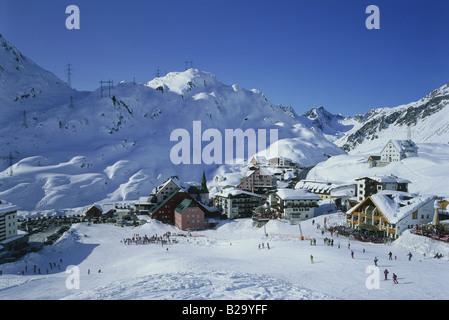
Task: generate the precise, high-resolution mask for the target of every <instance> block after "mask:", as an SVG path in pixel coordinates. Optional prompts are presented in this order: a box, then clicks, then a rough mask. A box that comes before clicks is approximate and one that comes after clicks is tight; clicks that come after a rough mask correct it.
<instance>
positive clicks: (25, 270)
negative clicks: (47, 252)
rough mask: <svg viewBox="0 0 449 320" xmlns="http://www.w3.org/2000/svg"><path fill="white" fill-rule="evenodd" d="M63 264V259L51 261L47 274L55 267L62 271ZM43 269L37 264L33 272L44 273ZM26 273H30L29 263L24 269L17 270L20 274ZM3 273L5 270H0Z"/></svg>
mask: <svg viewBox="0 0 449 320" xmlns="http://www.w3.org/2000/svg"><path fill="white" fill-rule="evenodd" d="M61 264H62V259H59V263H56V262H49V263H48V265H49V268H50V269H49V268H46V270H45V271H46V274H48V273H49V272H50V270H53V268H54V269H55V270H56V269H57V270H58V271H60V270H61ZM42 271H43V270H42ZM42 271H41V268H40V267H38V266H37V265H33V273H34V274H42ZM26 273H28V265H25V267H24V268H23V269H22V270H20V271H18V272H17V274H18V275H25V274H26ZM2 275H3V271H2V270H0V276H2Z"/></svg>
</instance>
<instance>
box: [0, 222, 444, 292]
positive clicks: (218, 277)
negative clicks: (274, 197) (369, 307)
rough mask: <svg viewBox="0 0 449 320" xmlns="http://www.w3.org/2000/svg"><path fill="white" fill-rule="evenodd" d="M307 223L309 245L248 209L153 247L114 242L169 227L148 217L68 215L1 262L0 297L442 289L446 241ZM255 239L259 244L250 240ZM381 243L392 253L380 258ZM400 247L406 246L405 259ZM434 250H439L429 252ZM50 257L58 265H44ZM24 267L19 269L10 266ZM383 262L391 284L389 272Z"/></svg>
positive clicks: (285, 227) (291, 230) (285, 226)
mask: <svg viewBox="0 0 449 320" xmlns="http://www.w3.org/2000/svg"><path fill="white" fill-rule="evenodd" d="M324 217H326V218H327V223H328V225H338V224H341V223H343V220H344V218H343V217H341V216H338V215H337V214H332V215H325V216H319V217H316V218H315V222H316V223H320V224H321V226H322V225H323V223H324V221H323V219H324ZM316 223H315V224H314V225H312V219H310V220H307V221H304V222H303V223H302V224H301V229H302V233H303V235H304V236H306V237H311V238H315V239H316V243H317V245H316V246H311V245H310V241H308V240H305V241H301V240H299V235H300V233H299V228H298V226H294V225H290V224H289V223H288V222H286V221H279V220H276V221H270V222H269V223H268V225H267V226H266V231H267V233H268V237H266V236H265V235H264V229H263V228H260V229H258V228H256V227H254V226H253V224H252V221H251V220H250V219H241V220H236V221H227V222H222V223H221V224H220V226H219V227H218V228H217V230H207V231H201V232H197V233H195V234H193V235H192V236H191V237H175V236H172V239H177V240H178V243H171V244H167V245H165V246H163V247H162V246H161V245H157V244H148V245H124V244H123V243H121V240H122V239H124V238H131V237H133V236H134V235H135V234H139V235H140V236H144V235H147V236H152V235H155V234H158V235H162V234H164V233H165V232H167V231H170V232H174V233H179V230H177V229H175V228H174V227H171V226H167V225H164V224H161V223H160V222H158V221H150V222H149V223H147V224H145V225H143V226H140V227H134V228H130V227H129V228H128V227H125V228H121V227H115V226H112V225H92V226H87V225H86V224H84V223H82V224H77V225H74V226H73V227H72V228H71V230H70V231H69V232H67V233H65V234H64V236H63V237H62V239H60V240H59V242H57V243H56V244H55V245H53V246H49V247H46V248H45V249H43V250H42V251H40V252H38V253H32V254H29V255H27V256H25V257H24V258H22V259H21V260H19V261H17V262H15V263H8V264H4V265H2V266H1V268H2V271H3V276H1V277H0V299H71V300H93V299H96V300H99V299H100V300H119V299H120V300H123V299H127V300H130V299H138V300H141V299H156V300H192V299H194V300H197V299H204V300H221V299H227V300H248V299H249V300H275V299H277V300H309V299H313V300H317V299H320V300H323V299H332V300H334V299H357V300H358V299H382V300H423V299H424V300H426V299H429V300H430V299H446V297H447V287H448V285H449V277H447V276H442V275H444V274H446V273H447V264H448V258H447V257H448V254H449V247H448V244H446V243H442V242H436V241H433V240H431V239H425V238H422V237H419V236H416V235H413V234H410V233H407V232H406V233H405V234H404V235H402V236H401V237H400V238H399V239H398V240H397V241H395V242H393V244H392V245H391V246H388V245H384V244H370V243H361V242H349V241H348V239H347V238H345V237H341V236H340V237H338V236H336V235H335V234H334V235H333V236H331V235H330V233H328V232H326V233H324V234H323V235H322V234H321V230H319V229H317V227H316ZM183 234H186V233H183ZM325 237H327V238H333V239H334V246H332V247H331V246H328V245H325V244H324V241H323V240H324V238H325ZM261 243H264V244H265V246H264V249H258V245H259V244H261ZM266 243H269V245H270V249H267V247H266ZM349 243H350V249H351V250H353V251H354V259H351V256H350V251H351V250H350V249H348V244H349ZM338 244H340V246H338ZM167 248H168V251H167V250H166V249H167ZM364 249H365V252H363V250H364ZM390 251H391V252H392V253H393V255H394V256H396V257H397V259H396V260H391V261H389V260H388V253H389V252H390ZM409 252H412V254H413V258H412V260H411V261H408V258H407V254H408V253H409ZM424 253H426V256H425V257H424ZM436 253H443V255H444V257H443V258H442V259H434V258H433V256H434V255H435V254H436ZM310 255H313V257H314V262H313V263H311V260H310ZM374 257H377V258H378V259H379V262H378V266H379V269H378V271H379V277H380V278H378V279H379V287H378V289H368V288H367V286H366V282H367V281H368V280H369V279H368V277H369V276H372V271H371V272H368V273H367V270H369V269H367V268H368V267H372V266H373V264H374V263H373V259H374ZM60 259H62V262H60ZM50 262H55V263H56V264H57V265H59V269H58V267H55V268H52V269H50V268H49V263H50ZM33 265H36V266H37V268H40V270H41V274H40V275H39V274H37V272H36V274H35V273H34V272H33ZM69 266H76V267H77V268H78V270H79V284H80V288H79V289H73V288H72V289H68V288H67V286H66V283H67V281H70V278H69V276H71V275H72V274H73V269H71V268H72V267H70V268H69V270H72V273H70V272H69V273H66V272H65V270H66V268H67V267H69ZM25 267H27V268H26V270H27V271H26V272H25V273H24V275H18V274H17V273H21V271H22V270H25ZM385 268H387V269H388V270H389V272H390V274H389V276H388V280H387V281H385V280H383V278H384V275H383V271H384V269H385ZM47 269H48V271H49V272H48V274H47V272H46V270H47ZM89 269H90V274H88V270H89ZM98 270H101V273H98ZM393 272H394V273H396V274H397V275H398V280H399V285H394V284H393V283H392V281H391V276H392V274H393ZM436 283H438V284H439V285H435V284H436Z"/></svg>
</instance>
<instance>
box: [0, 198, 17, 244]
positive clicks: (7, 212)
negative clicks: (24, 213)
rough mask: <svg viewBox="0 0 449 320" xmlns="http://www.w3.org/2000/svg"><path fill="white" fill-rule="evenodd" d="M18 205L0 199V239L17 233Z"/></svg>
mask: <svg viewBox="0 0 449 320" xmlns="http://www.w3.org/2000/svg"><path fill="white" fill-rule="evenodd" d="M17 209H18V208H17V207H16V206H14V205H12V204H7V203H2V202H1V201H0V241H4V240H6V239H9V238H12V237H14V236H16V235H17Z"/></svg>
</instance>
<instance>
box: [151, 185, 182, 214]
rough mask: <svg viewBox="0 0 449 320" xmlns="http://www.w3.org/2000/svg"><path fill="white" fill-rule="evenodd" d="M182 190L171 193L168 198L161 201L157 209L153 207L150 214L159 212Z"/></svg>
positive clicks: (174, 190)
mask: <svg viewBox="0 0 449 320" xmlns="http://www.w3.org/2000/svg"><path fill="white" fill-rule="evenodd" d="M180 190H181V188H176V189H173V191H172V193H170V194H169V195H168V196H167V198H165V199H164V200H163V201H161V202H160V203H159V204H158V205H156V206H155V207H152V208H151V209H150V214H151V215H152V214H154V213H155V212H156V211H157V210H159V209H160V208H161V207H162V206H163V205H164V204H166V203H167V202H168V200H170V199H171V198H173V196H174V195H175V194H177V193H178V192H179V191H180Z"/></svg>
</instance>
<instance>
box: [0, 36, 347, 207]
mask: <svg viewBox="0 0 449 320" xmlns="http://www.w3.org/2000/svg"><path fill="white" fill-rule="evenodd" d="M0 41H1V43H2V45H1V47H0V66H1V68H0V71H1V72H0V97H1V98H0V99H1V100H0V110H1V112H2V114H3V115H5V116H4V117H2V118H1V119H2V120H1V121H0V122H1V124H2V125H1V126H0V170H2V171H3V172H0V199H5V200H7V201H10V202H12V203H15V204H17V205H19V206H20V207H21V208H22V209H24V210H32V209H40V210H41V209H61V208H73V207H79V206H84V205H89V204H91V203H93V202H95V201H99V200H103V199H111V200H134V199H137V198H138V197H139V196H143V195H147V194H149V193H150V191H151V190H152V189H153V188H154V187H155V186H156V185H159V184H160V183H161V182H163V181H164V180H165V179H166V178H167V177H169V176H172V175H178V176H180V178H181V180H183V181H198V182H199V181H200V179H201V174H202V170H203V169H205V170H206V174H207V175H208V178H210V179H212V177H213V173H214V171H216V170H218V168H219V167H220V164H212V165H205V164H204V162H203V163H202V164H199V165H193V164H180V165H175V164H173V161H172V159H171V157H170V154H171V151H172V149H173V147H174V146H175V145H176V144H177V141H171V139H170V136H171V133H172V132H173V131H174V130H176V129H185V130H186V131H185V132H188V134H189V138H190V139H191V141H190V146H191V149H192V148H193V147H192V144H193V140H194V139H197V138H198V137H194V136H193V123H194V121H200V122H201V131H202V132H204V131H205V130H206V129H209V128H210V129H217V130H218V131H219V132H220V133H221V134H222V136H223V137H225V134H224V132H225V130H226V129H242V130H243V131H245V130H247V129H254V130H255V131H256V132H258V130H261V129H266V130H267V131H268V130H269V129H278V141H277V144H278V150H279V154H280V155H282V156H285V157H288V158H290V159H292V160H294V161H297V162H298V163H299V164H300V165H304V166H310V165H314V164H316V163H318V162H320V161H323V160H325V159H326V158H327V157H326V155H337V154H343V153H344V152H343V151H342V150H341V149H340V148H338V147H337V146H335V145H334V144H333V143H331V142H330V141H329V140H327V139H326V138H325V137H324V136H323V135H321V134H320V133H316V132H313V131H312V130H310V129H308V128H307V127H306V126H305V125H304V124H302V123H301V121H300V117H298V116H297V115H296V114H295V113H294V111H293V109H291V108H288V107H283V106H279V105H275V104H273V103H271V102H270V101H269V100H268V99H267V98H266V97H265V96H264V94H263V93H261V92H260V91H258V90H255V89H253V90H246V89H244V88H241V87H240V86H238V85H235V84H234V85H226V84H224V83H222V82H221V81H220V80H219V79H217V77H216V76H215V75H213V74H211V73H208V72H203V71H200V70H196V69H189V70H186V71H183V72H171V73H169V74H167V75H166V76H164V77H160V78H156V79H153V80H151V81H149V82H148V83H146V84H135V83H127V82H121V83H120V84H119V85H117V86H114V87H113V88H111V92H110V94H109V88H108V87H106V88H104V87H103V88H102V89H101V88H98V89H97V90H95V91H93V92H78V91H76V90H73V89H71V88H70V87H69V86H68V85H67V84H66V83H65V82H64V81H62V80H60V79H58V78H57V77H56V76H55V75H54V74H52V73H51V72H48V71H46V70H44V69H42V68H40V67H39V66H37V65H36V64H35V63H34V62H32V61H31V60H30V59H28V58H26V57H25V56H24V55H22V54H21V53H20V51H19V50H17V49H16V48H15V47H14V46H13V45H11V44H10V43H8V42H7V41H6V40H4V39H3V38H1V40H0ZM175 138H176V137H175ZM267 141H268V142H269V137H268V138H267ZM208 144H209V142H202V147H203V148H204V147H205V146H207V145H208ZM10 156H12V159H11V158H10ZM11 161H12V163H14V165H13V166H10V163H11Z"/></svg>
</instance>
